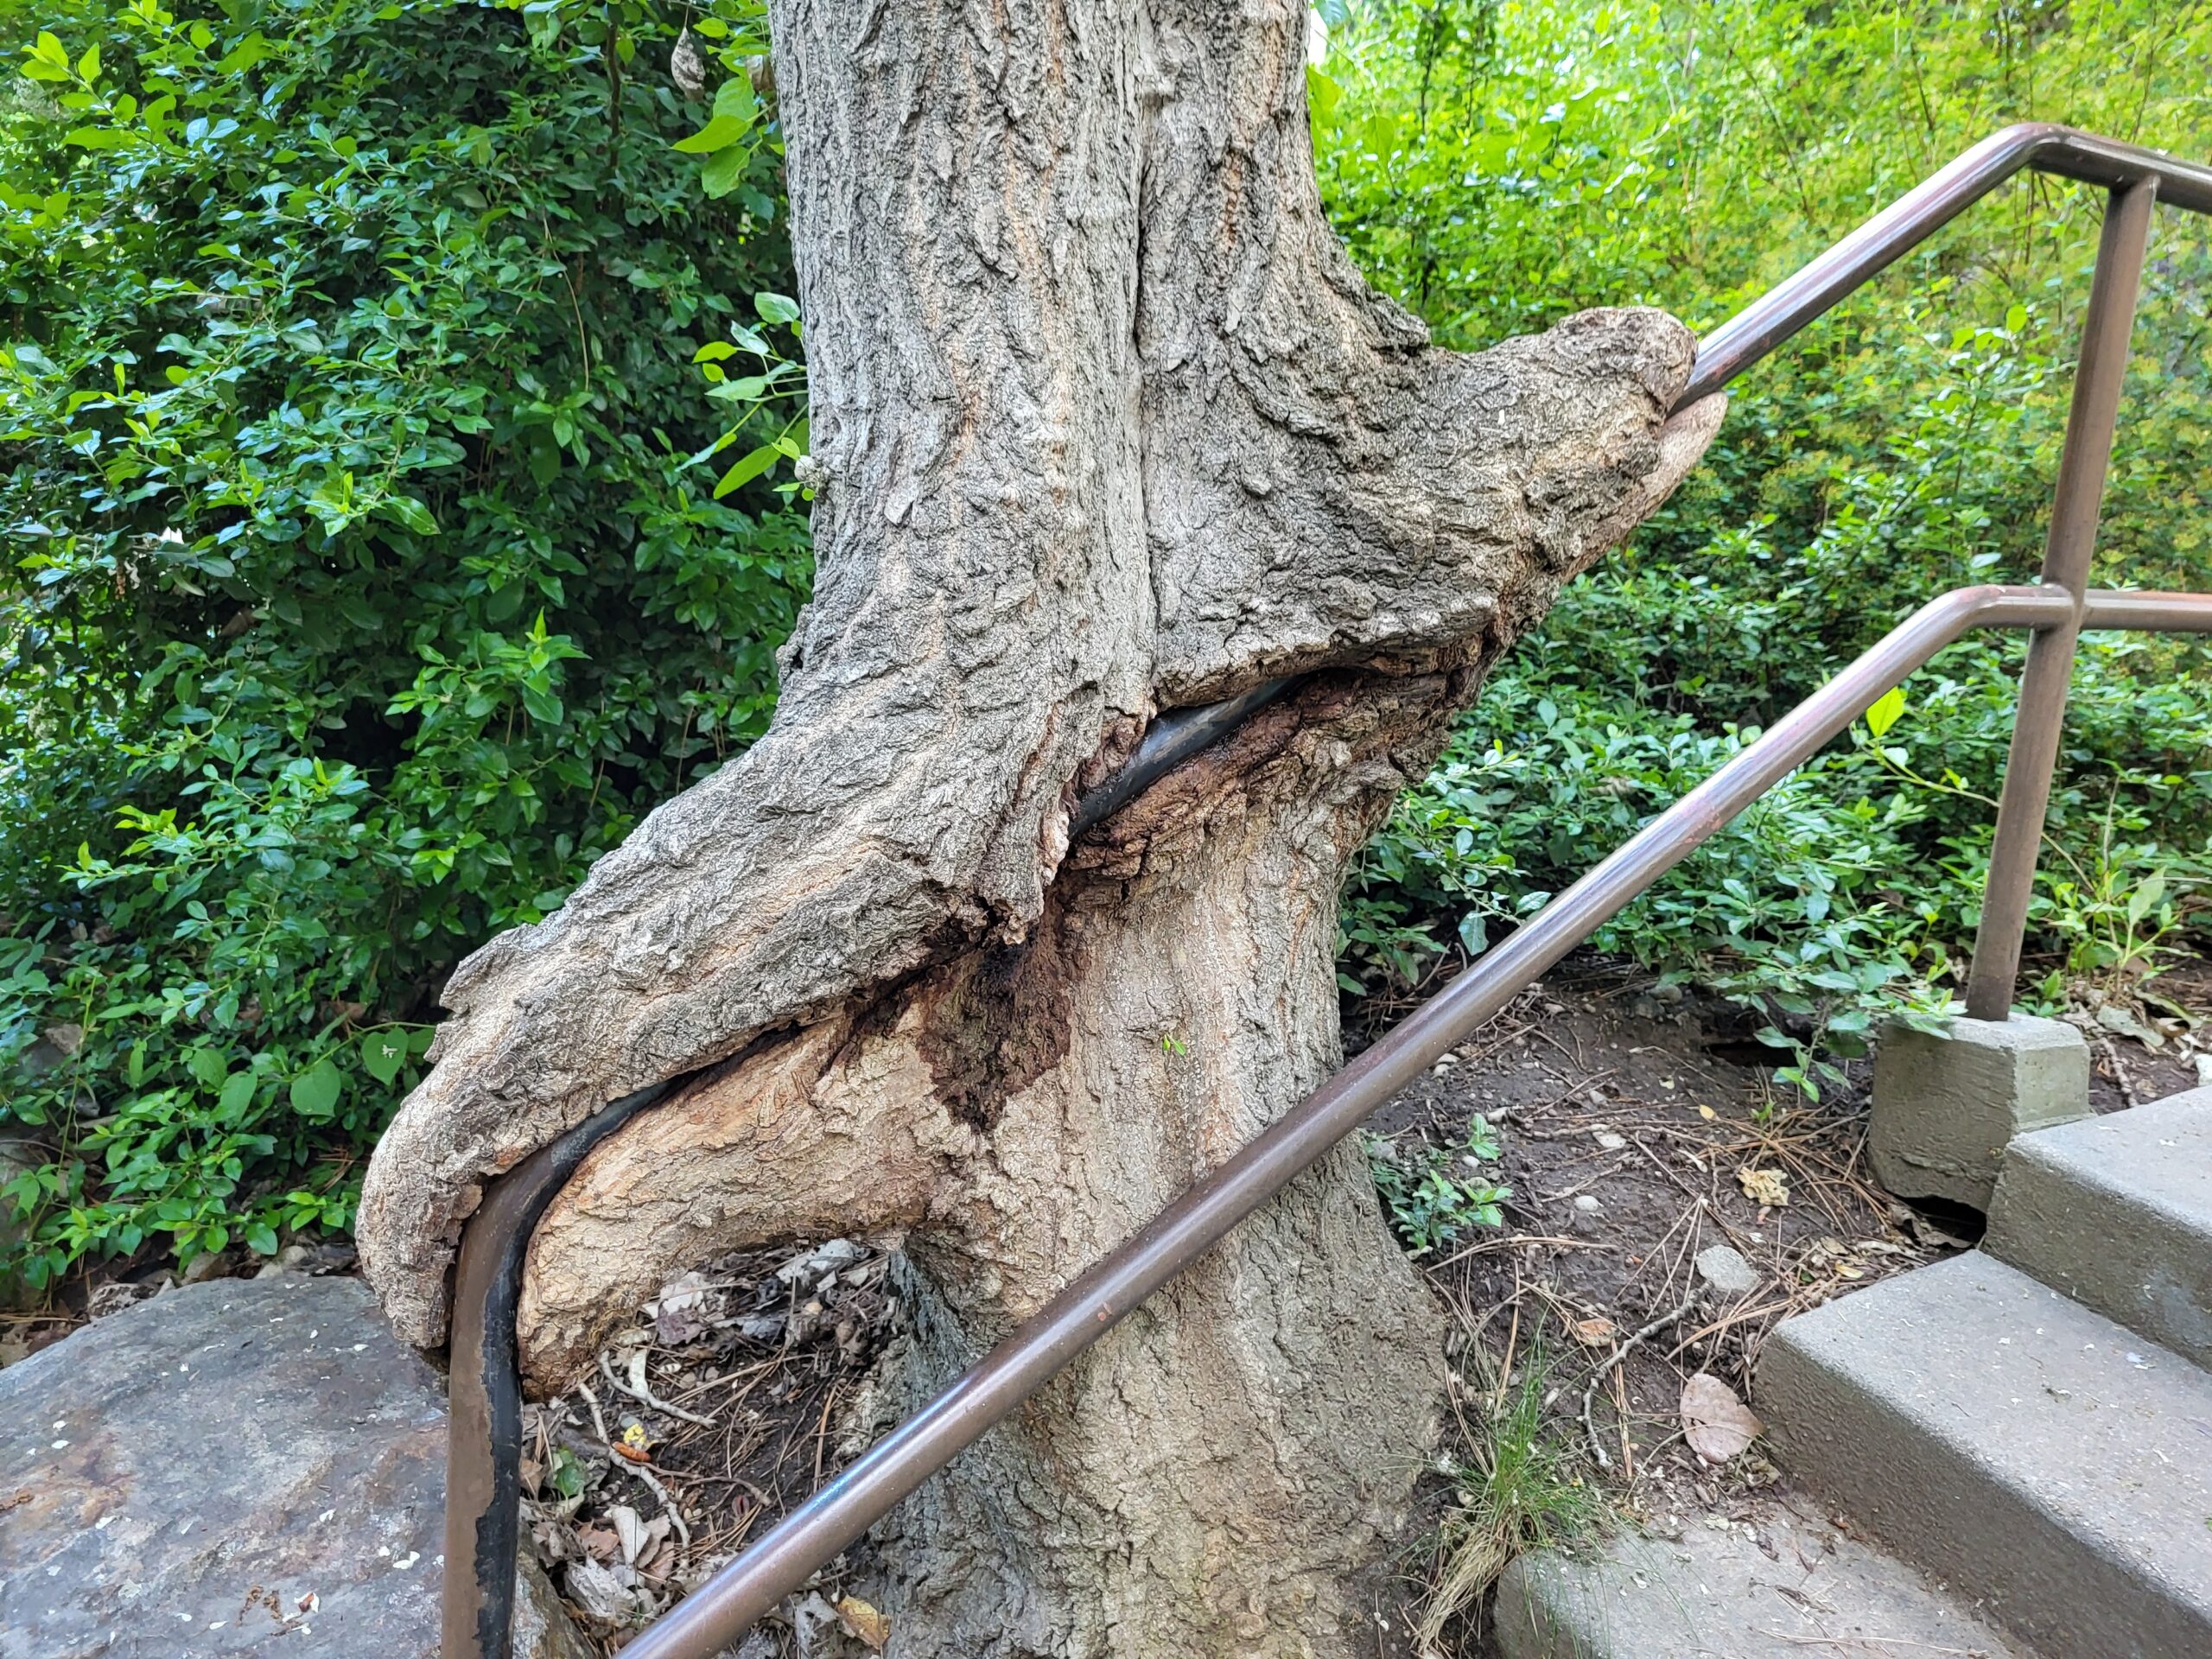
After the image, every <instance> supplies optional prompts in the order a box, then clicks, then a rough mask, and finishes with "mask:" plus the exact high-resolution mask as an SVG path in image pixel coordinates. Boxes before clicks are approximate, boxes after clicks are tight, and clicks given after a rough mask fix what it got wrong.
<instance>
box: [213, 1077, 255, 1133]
mask: <svg viewBox="0 0 2212 1659" xmlns="http://www.w3.org/2000/svg"><path fill="white" fill-rule="evenodd" d="M254 1083H255V1079H254V1075H253V1073H252V1072H251V1071H233V1072H232V1073H231V1075H230V1076H229V1077H226V1078H224V1079H223V1087H222V1091H221V1092H220V1093H219V1095H217V1096H216V1097H215V1110H216V1113H217V1115H218V1116H219V1117H221V1118H222V1119H223V1120H224V1121H226V1122H232V1123H235V1122H238V1120H239V1119H240V1118H242V1117H244V1116H245V1109H246V1108H247V1107H249V1106H251V1104H253V1091H254Z"/></svg>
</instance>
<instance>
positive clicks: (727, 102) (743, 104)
mask: <svg viewBox="0 0 2212 1659" xmlns="http://www.w3.org/2000/svg"><path fill="white" fill-rule="evenodd" d="M715 115H716V116H717V117H721V116H728V117H729V118H730V119H732V120H734V121H741V122H743V123H744V124H746V125H747V127H750V126H751V125H752V124H753V122H754V121H755V120H757V119H758V118H760V96H759V95H758V94H757V93H755V92H753V82H752V80H751V79H750V78H748V77H747V76H744V75H732V76H731V77H730V78H729V79H728V80H726V81H724V82H723V83H722V84H721V86H718V87H717V88H715Z"/></svg>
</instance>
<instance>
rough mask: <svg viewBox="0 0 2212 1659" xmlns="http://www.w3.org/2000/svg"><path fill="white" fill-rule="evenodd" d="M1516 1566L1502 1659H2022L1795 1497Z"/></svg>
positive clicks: (1945, 1598) (1496, 1621)
mask: <svg viewBox="0 0 2212 1659" xmlns="http://www.w3.org/2000/svg"><path fill="white" fill-rule="evenodd" d="M1671 1530H1672V1533H1673V1535H1671V1536H1669V1535H1639V1534H1635V1533H1624V1534H1622V1535H1619V1536H1618V1537H1616V1538H1613V1539H1611V1540H1609V1541H1607V1542H1606V1543H1605V1545H1604V1546H1603V1547H1602V1548H1598V1549H1596V1550H1593V1551H1590V1552H1586V1553H1579V1554H1564V1553H1560V1552H1557V1551H1551V1552H1546V1553H1544V1554H1538V1555H1533V1556H1527V1557H1523V1558H1522V1560H1518V1561H1516V1562H1515V1563H1514V1564H1513V1565H1512V1566H1511V1567H1509V1568H1508V1569H1507V1570H1506V1575H1505V1577H1504V1579H1503V1580H1502V1581H1501V1582H1500V1584H1499V1586H1498V1593H1497V1604H1496V1609H1495V1612H1494V1614H1493V1623H1492V1627H1491V1628H1492V1634H1493V1636H1494V1637H1495V1638H1496V1643H1497V1652H1498V1653H1499V1654H1500V1655H1501V1656H1502V1659H1570V1656H1571V1659H1803V1656H1804V1655H1806V1654H1808V1653H1817V1652H1831V1653H1858V1652H1861V1651H1864V1652H1866V1653H1881V1654H1886V1653H1891V1652H1893V1651H1894V1652H1897V1653H1900V1654H1903V1653H1921V1652H1933V1653H1945V1654H1972V1655H1976V1656H1980V1659H2032V1656H2031V1655H2030V1653H2029V1651H2028V1649H2025V1648H2023V1647H2020V1646H2018V1644H2017V1643H2010V1642H2008V1641H2007V1640H2006V1639H2005V1637H2002V1636H2000V1635H1999V1633H1998V1632H1997V1630H1995V1629H1994V1628H1993V1626H1991V1625H1989V1624H1986V1623H1984V1622H1983V1621H1982V1620H1980V1619H1979V1618H1976V1617H1975V1616H1974V1613H1973V1612H1972V1611H1968V1610H1967V1608H1966V1607H1964V1606H1963V1605H1961V1603H1960V1602H1959V1600H1958V1599H1956V1598H1955V1597H1954V1596H1952V1595H1950V1594H1948V1593H1947V1592H1945V1591H1944V1590H1943V1589H1942V1587H1940V1586H1936V1585H1934V1584H1931V1583H1930V1582H1929V1581H1928V1580H1926V1579H1924V1578H1923V1577H1922V1576H1921V1574H1919V1573H1916V1572H1915V1571H1914V1570H1913V1569H1912V1568H1910V1567H1907V1566H1905V1565H1904V1563H1903V1562H1902V1561H1899V1560H1897V1559H1896V1557H1894V1556H1891V1555H1887V1554H1883V1553H1882V1552H1881V1551H1880V1550H1878V1549H1875V1548H1871V1547H1869V1546H1868V1545H1866V1543H1864V1542H1862V1541H1859V1540H1858V1539H1856V1538H1853V1537H1852V1536H1851V1535H1848V1534H1847V1533H1845V1532H1842V1531H1840V1530H1839V1529H1837V1528H1836V1527H1834V1526H1833V1525H1831V1524H1830V1523H1829V1522H1827V1520H1825V1519H1823V1518H1822V1517H1821V1516H1818V1515H1817V1514H1815V1513H1811V1512H1810V1510H1809V1505H1808V1504H1807V1503H1805V1501H1804V1500H1803V1499H1802V1498H1800V1499H1798V1500H1796V1503H1795V1505H1792V1504H1790V1503H1780V1502H1778V1503H1773V1504H1771V1505H1769V1506H1767V1507H1766V1508H1765V1509H1764V1511H1763V1512H1762V1513H1760V1514H1758V1516H1756V1517H1755V1518H1754V1519H1753V1520H1751V1522H1723V1521H1719V1519H1718V1517H1715V1518H1713V1519H1712V1520H1708V1519H1707V1517H1705V1516H1691V1517H1689V1518H1688V1519H1687V1520H1686V1521H1683V1522H1679V1523H1678V1524H1677V1525H1676V1526H1675V1528H1673V1529H1671Z"/></svg>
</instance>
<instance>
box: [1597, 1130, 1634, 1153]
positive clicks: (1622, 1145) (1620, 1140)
mask: <svg viewBox="0 0 2212 1659" xmlns="http://www.w3.org/2000/svg"><path fill="white" fill-rule="evenodd" d="M1598 1144H1599V1146H1601V1147H1604V1148H1605V1150H1606V1151H1607V1152H1622V1151H1625V1150H1626V1149H1627V1147H1628V1137H1627V1136H1626V1135H1615V1134H1614V1133H1613V1132H1612V1131H1611V1129H1607V1130H1606V1131H1605V1133H1604V1134H1602V1135H1599V1137H1598Z"/></svg>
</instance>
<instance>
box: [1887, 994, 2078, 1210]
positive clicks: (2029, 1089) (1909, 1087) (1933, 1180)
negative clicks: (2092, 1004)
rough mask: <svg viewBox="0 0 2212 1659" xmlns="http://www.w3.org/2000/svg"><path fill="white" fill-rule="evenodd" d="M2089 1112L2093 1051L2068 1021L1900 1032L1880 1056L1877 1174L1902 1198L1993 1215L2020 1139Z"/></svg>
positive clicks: (1962, 1024)
mask: <svg viewBox="0 0 2212 1659" xmlns="http://www.w3.org/2000/svg"><path fill="white" fill-rule="evenodd" d="M2088 1115H2089V1046H2088V1043H2087V1042H2086V1041H2084V1040H2083V1039H2082V1033H2080V1032H2078V1031H2076V1030H2075V1029H2074V1027H2071V1026H2069V1025H2068V1024H2066V1023H2065V1022H2064V1021H2063V1020H2037V1019H2033V1018H2031V1017H2030V1016H2028V1015H2025V1014H2015V1015H2014V1016H2013V1017H2012V1019H2010V1020H2002V1021H1998V1020H1953V1021H1952V1022H1951V1024H1950V1028H1949V1035H1948V1036H1945V1037H1936V1036H1930V1035H1929V1033H1926V1032H1924V1031H1915V1030H1913V1029H1912V1028H1911V1027H1909V1026H1892V1027H1891V1028H1890V1029H1889V1030H1888V1031H1887V1032H1885V1033H1884V1034H1883V1038H1882V1042H1881V1046H1880V1048H1879V1049H1878V1052H1876V1054H1875V1057H1874V1121H1873V1127H1872V1132H1871V1134H1870V1135H1869V1136H1868V1141H1867V1151H1868V1153H1869V1154H1870V1155H1871V1156H1872V1160H1873V1165H1874V1178H1875V1179H1877V1180H1878V1181H1880V1182H1881V1183H1882V1185H1885V1186H1886V1187H1887V1188H1889V1190H1890V1191H1891V1192H1894V1193H1896V1194H1897V1196H1898V1197H1899V1198H1942V1199H1946V1200H1948V1201H1949V1202H1950V1203H1953V1204H1963V1205H1967V1206H1969V1207H1970V1208H1972V1209H1975V1210H1987V1209H1988V1208H1989V1202H1990V1198H1992V1196H1993V1194H1994V1193H1995V1192H1996V1190H1997V1172H1998V1169H1999V1166H2000V1165H2001V1164H2002V1162H2003V1160H2004V1156H2005V1147H2006V1145H2007V1144H2008V1143H2009V1142H2010V1141H2012V1138H2013V1136H2015V1135H2025V1134H2028V1133H2029V1132H2030V1131H2031V1130H2035V1129H2044V1128H2050V1127H2052V1126H2053V1125H2055V1124H2059V1123H2069V1122H2073V1121H2074V1120H2075V1118H2080V1117H2087V1116H2088Z"/></svg>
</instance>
